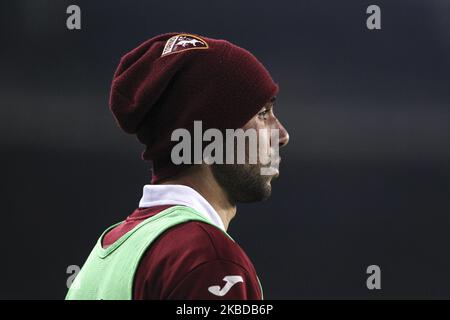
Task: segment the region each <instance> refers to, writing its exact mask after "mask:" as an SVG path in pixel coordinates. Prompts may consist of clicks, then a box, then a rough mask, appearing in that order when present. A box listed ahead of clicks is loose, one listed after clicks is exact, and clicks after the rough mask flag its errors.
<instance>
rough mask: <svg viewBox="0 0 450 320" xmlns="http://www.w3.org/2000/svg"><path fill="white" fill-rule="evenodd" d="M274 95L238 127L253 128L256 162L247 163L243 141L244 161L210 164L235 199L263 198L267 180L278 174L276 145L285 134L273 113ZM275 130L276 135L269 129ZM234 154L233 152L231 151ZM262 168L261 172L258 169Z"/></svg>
mask: <svg viewBox="0 0 450 320" xmlns="http://www.w3.org/2000/svg"><path fill="white" fill-rule="evenodd" d="M274 101H275V99H272V100H271V101H270V102H269V103H267V104H266V105H265V106H263V107H262V108H261V110H260V111H259V112H258V113H257V114H256V115H255V116H254V117H253V118H252V119H250V121H248V122H247V123H246V124H245V125H244V126H243V127H242V129H243V130H244V131H245V130H247V129H250V130H256V132H257V140H258V144H257V145H258V147H257V148H258V149H257V151H258V157H257V163H256V164H251V163H250V161H249V158H250V152H251V151H250V149H249V147H248V146H249V145H248V143H246V144H245V146H246V150H245V158H246V159H245V160H246V161H245V164H236V162H234V164H213V165H212V167H211V168H212V172H213V174H214V177H215V178H216V180H217V181H218V183H219V184H220V185H221V186H222V188H224V189H225V190H226V191H227V193H228V195H229V196H230V197H231V199H233V200H234V201H236V202H255V201H262V200H265V199H267V198H268V197H269V196H270V194H271V192H272V186H271V182H272V179H273V178H276V177H278V175H279V169H278V164H279V163H280V161H281V158H280V157H279V155H278V152H276V151H277V149H276V147H283V146H285V145H286V144H287V143H288V142H289V134H288V132H287V131H286V129H285V128H284V127H283V126H282V125H281V123H280V122H279V121H278V119H277V118H276V117H275V114H274V110H273V106H274ZM274 131H278V139H276V136H275V137H274V136H273V132H274ZM235 154H236V153H235ZM262 169H263V170H264V169H265V173H264V174H262V171H263V170H262Z"/></svg>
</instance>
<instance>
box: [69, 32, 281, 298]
mask: <svg viewBox="0 0 450 320" xmlns="http://www.w3.org/2000/svg"><path fill="white" fill-rule="evenodd" d="M277 93H278V86H277V85H276V84H275V83H274V81H273V80H272V78H271V77H270V75H269V73H268V71H267V70H266V69H265V68H264V66H263V65H262V64H261V63H260V62H259V61H258V60H257V59H256V58H255V57H254V56H253V55H252V54H251V53H250V52H248V51H246V50H244V49H242V48H240V47H238V46H236V45H234V44H232V43H230V42H228V41H225V40H216V39H211V38H207V37H203V36H198V35H193V34H177V33H169V34H163V35H159V36H156V37H154V38H152V39H150V40H148V41H146V42H145V43H143V44H142V45H140V46H139V47H137V48H136V49H134V50H132V51H131V52H130V53H128V54H126V55H125V56H124V57H123V58H122V60H121V62H120V64H119V67H118V68H117V71H116V73H115V75H114V80H113V83H112V88H111V95H110V107H111V110H112V112H113V114H114V116H115V118H116V120H117V122H118V124H119V126H120V127H121V128H122V129H123V130H124V131H126V132H128V133H132V134H136V135H137V138H138V139H139V141H141V142H142V143H143V144H144V145H145V146H146V149H145V151H144V153H143V158H144V159H145V160H149V161H151V162H152V167H153V177H152V184H151V185H146V186H144V194H143V196H142V198H141V201H140V203H139V207H138V208H137V209H136V210H135V211H134V212H133V213H132V214H131V215H130V216H129V217H128V218H127V219H126V220H125V221H123V222H122V223H119V224H117V225H115V226H113V227H111V228H109V229H108V230H106V231H105V233H104V234H103V235H102V236H101V237H100V239H99V241H98V242H97V245H96V246H95V248H94V250H93V251H92V252H91V254H90V256H89V257H88V259H87V261H86V263H85V264H84V266H83V268H82V269H81V271H80V273H79V274H78V276H77V278H76V280H75V281H74V283H73V284H72V286H71V288H70V289H69V292H68V294H67V299H262V298H263V292H262V289H261V285H260V283H259V280H258V277H257V275H256V271H255V268H254V267H253V264H252V263H251V261H250V259H249V258H248V257H247V255H246V254H245V253H244V251H243V250H242V249H241V248H240V247H239V245H238V244H237V243H236V242H235V241H234V240H233V239H232V238H231V237H230V236H229V235H228V234H227V233H226V230H227V228H228V226H229V223H230V221H231V220H232V219H233V217H234V216H235V215H236V204H237V203H238V202H253V201H262V200H264V199H266V198H268V197H269V196H270V193H271V181H272V179H273V178H274V177H276V176H278V169H277V166H276V165H277V164H278V163H279V161H280V159H279V156H278V155H277V154H276V153H275V152H272V151H273V150H277V148H278V147H279V146H284V145H286V144H287V143H288V140H289V136H288V133H287V132H286V130H285V129H284V127H283V126H282V125H281V124H280V122H278V120H277V118H276V117H275V115H274V113H273V109H272V108H273V103H274V100H275V96H276V94H277ZM198 122H201V124H202V128H203V129H205V130H208V129H214V130H217V131H216V133H217V132H219V133H226V132H227V130H230V129H242V131H245V132H247V131H251V130H253V131H256V132H258V133H264V132H266V134H261V135H259V136H258V143H259V144H258V151H261V150H263V149H265V153H263V154H266V156H267V157H266V158H265V160H270V161H269V162H267V161H264V162H263V161H261V159H259V160H258V161H257V162H256V163H250V161H248V160H249V159H250V158H251V156H252V154H251V153H252V150H254V149H251V148H250V147H248V146H245V150H244V151H245V160H246V161H245V162H244V163H234V162H233V161H231V162H228V161H227V162H226V163H225V164H223V162H222V163H219V162H216V163H214V162H213V163H210V162H207V161H201V162H200V163H195V162H190V163H189V162H188V163H181V164H180V163H175V161H173V157H174V152H173V150H174V147H175V146H176V145H177V143H178V142H179V141H177V140H176V139H173V138H174V132H176V130H179V129H180V128H181V129H182V130H184V131H183V132H187V133H193V134H194V136H195V134H196V133H198V132H196V130H197V129H196V127H195V124H196V123H198ZM268 130H269V131H270V130H272V131H274V132H276V133H277V135H275V136H274V137H278V139H272V135H268V134H267V132H268ZM205 132H206V131H205ZM210 140H211V139H210ZM204 144H205V141H203V143H201V147H202V148H201V150H200V151H203V150H205V148H204V147H205V145H204ZM219 146H223V145H220V144H219ZM232 146H234V147H235V149H238V148H237V147H236V146H237V145H236V144H235V142H233V144H232ZM267 146H268V147H267ZM241 149H242V148H241ZM191 151H192V154H191ZM216 151H217V150H216ZM237 151H239V150H237ZM240 151H242V150H240ZM185 152H186V154H184V153H185ZM196 152H197V154H198V149H197V147H195V146H192V149H185V150H184V151H183V155H182V156H183V157H185V156H188V158H192V157H190V156H191V155H193V156H194V157H195V153H196ZM225 154H229V150H226V151H225ZM201 155H203V153H201ZM202 160H205V159H202ZM231 160H235V157H234V154H233V156H232V157H231ZM274 164H275V166H274ZM269 167H270V169H271V170H269V171H268V172H269V173H267V172H266V173H265V174H262V172H263V169H264V168H265V169H267V168H269Z"/></svg>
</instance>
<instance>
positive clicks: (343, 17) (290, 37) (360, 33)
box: [0, 0, 450, 299]
mask: <svg viewBox="0 0 450 320" xmlns="http://www.w3.org/2000/svg"><path fill="white" fill-rule="evenodd" d="M70 4H77V5H79V6H80V7H81V10H82V30H80V31H69V30H67V28H66V18H67V14H66V8H67V6H68V5H70ZM370 4H377V5H379V6H380V7H381V11H382V13H381V20H382V29H381V30H377V31H369V30H368V29H367V28H366V18H367V16H368V15H367V14H366V8H367V6H368V5H370ZM449 21H450V2H449V1H446V0H426V1H425V0H423V1H410V0H409V1H406V0H403V1H392V0H389V1H376V2H368V1H331V0H330V1H313V0H308V1H291V2H288V1H267V0H259V1H135V0H127V1H125V0H120V1H61V0H60V1H50V0H48V1H44V0H38V1H36V0H29V1H23V0H21V1H2V2H1V3H0V67H1V69H0V70H1V76H0V104H1V108H0V150H1V160H0V161H1V162H0V163H1V169H0V173H1V181H2V182H1V189H0V194H1V198H0V200H1V214H2V219H1V231H0V234H1V239H0V259H1V260H0V261H1V263H0V274H1V275H2V277H1V283H0V298H4V299H5V298H6V299H12V298H20V299H22V298H26V299H34V298H38V299H62V298H63V297H64V296H65V293H66V291H67V289H66V279H67V277H68V274H66V269H67V267H68V266H69V265H72V264H76V265H82V264H83V262H84V260H85V259H86V257H87V255H88V253H89V252H90V250H91V248H92V246H93V245H94V243H95V241H96V239H97V237H98V236H99V234H100V233H101V232H102V231H103V230H104V229H105V228H106V227H107V226H109V225H111V224H112V223H115V222H117V221H120V220H122V219H124V218H125V217H126V216H127V215H128V214H130V213H131V212H132V210H133V209H134V208H135V207H136V206H137V203H138V201H139V199H140V197H141V192H142V186H143V185H144V184H145V183H148V182H149V180H150V174H149V167H148V164H146V163H145V162H143V161H141V160H140V152H141V150H142V147H141V146H140V145H139V144H138V142H137V141H136V140H135V139H134V138H133V137H131V136H127V135H125V134H123V133H122V132H121V131H120V130H119V129H118V128H117V126H116V124H115V122H114V120H113V118H112V116H111V115H110V113H109V110H108V106H107V101H108V94H109V86H110V81H111V78H112V74H113V72H114V70H115V68H116V66H117V64H118V61H119V59H120V57H121V56H122V55H123V54H124V53H126V52H127V51H129V50H131V49H132V48H134V47H135V46H137V45H138V44H140V43H141V42H143V41H144V40H146V39H149V38H151V37H153V36H155V35H157V34H159V33H165V32H171V31H180V32H191V33H198V34H203V35H205V36H209V37H216V38H223V39H227V40H230V41H232V42H234V43H236V44H237V45H240V46H242V47H245V48H247V49H248V50H250V51H252V52H253V53H254V54H255V55H256V56H257V57H258V58H259V59H260V60H261V61H262V62H263V63H264V64H265V65H266V67H267V68H268V69H269V70H270V72H271V74H272V75H273V77H274V79H275V80H276V81H277V82H278V83H279V85H280V87H281V92H280V94H279V96H278V99H277V105H276V107H275V108H276V113H277V115H278V117H279V118H280V120H282V122H283V123H284V124H285V126H286V128H287V129H288V130H289V132H290V135H291V140H290V144H289V146H288V147H286V148H285V149H284V150H282V151H281V155H282V157H283V162H282V164H281V176H280V178H279V179H278V180H277V181H276V182H275V183H274V192H273V196H272V198H271V199H270V200H268V201H265V202H263V203H257V204H248V205H241V206H239V208H238V215H237V217H236V218H235V220H233V222H232V224H231V227H230V230H229V232H230V234H231V235H232V236H233V237H234V238H235V239H236V240H237V241H238V242H239V243H240V244H241V246H242V247H243V248H244V249H245V250H246V251H247V253H248V255H249V256H250V258H251V259H252V260H253V262H254V265H255V267H256V269H257V271H258V274H259V276H260V278H261V281H262V283H263V287H264V289H265V296H266V298H269V299H270V298H276V299H278V298H287V299H299V298H302V299H303V298H450V253H449V248H450V238H449V231H450V228H449V227H450V183H449V181H450V165H449V163H450V125H449V124H450V80H449V79H450V77H449V71H450V59H449V58H450V22H449ZM371 264H376V265H379V266H380V267H381V272H382V276H381V285H382V289H381V290H378V291H370V290H368V289H367V288H366V278H367V276H368V275H367V274H366V268H367V266H369V265H371Z"/></svg>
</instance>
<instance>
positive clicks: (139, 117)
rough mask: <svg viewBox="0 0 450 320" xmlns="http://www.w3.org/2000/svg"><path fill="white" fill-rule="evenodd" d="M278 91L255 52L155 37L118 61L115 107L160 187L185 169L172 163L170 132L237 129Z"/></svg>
mask: <svg viewBox="0 0 450 320" xmlns="http://www.w3.org/2000/svg"><path fill="white" fill-rule="evenodd" d="M277 93H278V86H277V85H276V84H275V82H274V81H273V80H272V78H271V76H270V74H269V72H268V71H267V70H266V69H265V68H264V66H263V65H262V64H261V62H259V61H258V60H257V59H256V58H255V57H254V56H253V55H252V54H251V53H250V52H248V51H247V50H245V49H242V48H240V47H238V46H236V45H234V44H232V43H230V42H228V41H226V40H217V39H211V38H207V37H203V36H199V35H194V34H186V33H167V34H162V35H159V36H156V37H154V38H152V39H150V40H148V41H146V42H144V43H143V44H141V45H140V46H139V47H137V48H135V49H134V50H132V51H131V52H129V53H127V54H126V55H125V56H123V57H122V59H121V60H120V64H119V66H118V68H117V70H116V72H115V74H114V79H113V82H112V86H111V94H110V100H109V106H110V108H111V111H112V113H113V114H114V117H115V118H116V120H117V123H118V124H119V126H120V127H121V128H122V129H123V130H124V131H125V132H127V133H131V134H136V135H137V137H138V139H139V141H140V142H141V143H143V144H144V145H145V146H146V149H145V151H144V153H143V154H142V158H143V159H145V160H150V161H152V162H153V179H152V182H153V183H154V182H157V181H158V180H160V179H164V178H167V177H170V176H173V175H175V174H176V173H177V172H179V171H180V170H181V169H182V168H183V167H184V166H183V165H178V166H177V165H175V164H173V163H172V161H171V158H170V155H171V150H172V147H173V146H174V145H176V144H177V143H178V141H171V135H172V132H173V131H174V130H175V129H178V128H184V129H187V130H188V131H189V132H191V136H193V128H194V121H202V129H203V130H204V131H205V130H207V129H209V128H216V129H219V130H221V131H224V130H225V129H238V128H241V127H242V126H243V125H245V124H246V123H247V122H248V121H249V120H250V119H251V118H252V117H253V116H255V115H256V114H257V113H258V111H259V110H260V109H261V108H262V107H263V106H264V105H265V104H266V103H267V102H269V101H270V99H272V98H273V97H274V96H276V94H277Z"/></svg>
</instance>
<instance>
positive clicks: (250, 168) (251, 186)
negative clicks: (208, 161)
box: [211, 164, 273, 203]
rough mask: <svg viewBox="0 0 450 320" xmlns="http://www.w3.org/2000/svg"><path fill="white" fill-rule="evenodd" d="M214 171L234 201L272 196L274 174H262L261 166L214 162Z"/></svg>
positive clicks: (244, 201) (257, 199)
mask: <svg viewBox="0 0 450 320" xmlns="http://www.w3.org/2000/svg"><path fill="white" fill-rule="evenodd" d="M211 169H212V173H213V175H214V177H215V179H216V180H217V182H218V183H219V185H220V186H221V187H222V188H223V189H224V190H225V192H226V193H227V194H228V196H229V197H230V198H231V200H233V201H234V202H241V203H248V202H257V201H263V200H266V199H267V198H269V197H270V195H271V193H272V186H271V185H270V182H271V180H272V178H273V176H267V175H262V174H261V166H260V165H255V164H213V165H212V166H211Z"/></svg>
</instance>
